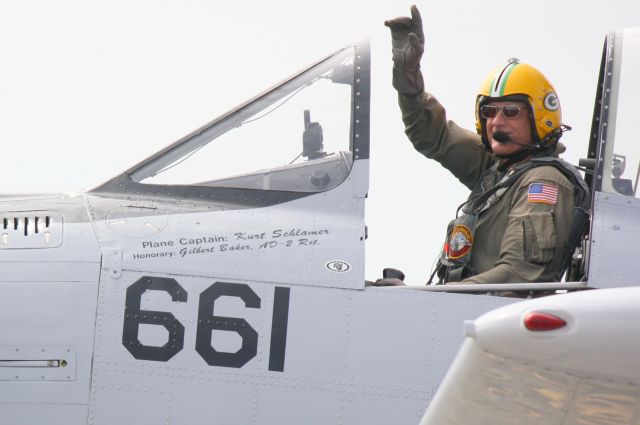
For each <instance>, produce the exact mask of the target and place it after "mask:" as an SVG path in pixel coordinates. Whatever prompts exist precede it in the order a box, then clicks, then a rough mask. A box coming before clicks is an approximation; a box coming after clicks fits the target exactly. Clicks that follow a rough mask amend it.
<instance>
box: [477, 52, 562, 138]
mask: <svg viewBox="0 0 640 425" xmlns="http://www.w3.org/2000/svg"><path fill="white" fill-rule="evenodd" d="M504 100H516V101H521V102H526V103H528V104H529V115H530V117H531V127H532V129H531V130H532V134H533V143H534V144H535V145H536V147H537V148H539V149H541V148H544V147H546V146H550V145H552V144H553V143H555V142H557V140H558V139H559V138H560V135H561V134H562V126H561V121H562V110H561V109H560V101H559V100H558V95H557V94H556V90H555V89H554V88H553V86H552V85H551V83H550V82H549V80H547V78H546V77H545V76H544V75H543V74H542V73H541V72H540V71H538V70H537V69H536V68H534V67H533V66H531V65H528V64H526V63H521V62H520V61H519V60H518V59H516V58H511V59H509V61H508V62H507V64H506V65H504V66H500V67H498V68H496V69H494V70H493V71H492V72H491V74H489V76H488V77H487V79H486V80H485V81H484V83H483V84H482V87H481V88H480V93H479V94H478V96H477V98H476V130H477V131H478V134H479V135H480V136H481V137H482V143H483V144H484V146H485V147H486V148H487V149H488V150H489V151H490V150H491V145H490V143H489V141H488V139H487V133H486V119H485V118H482V116H481V115H480V107H481V106H482V105H484V104H486V103H488V102H491V101H504Z"/></svg>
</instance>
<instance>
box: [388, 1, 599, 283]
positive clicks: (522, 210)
mask: <svg viewBox="0 0 640 425" xmlns="http://www.w3.org/2000/svg"><path fill="white" fill-rule="evenodd" d="M385 25H386V26H387V27H389V29H390V30H391V36H392V46H393V86H394V88H395V89H396V90H397V91H398V102H399V104H400V110H401V112H402V119H403V121H404V124H405V133H406V134H407V136H408V138H409V140H410V141H411V143H412V144H413V146H414V148H415V149H416V150H417V151H418V152H420V153H421V154H423V155H424V156H426V157H427V158H431V159H434V160H436V161H438V162H439V163H440V164H441V165H442V166H443V167H445V168H446V169H448V170H449V171H450V172H451V173H452V174H453V175H454V176H455V177H457V178H458V180H460V182H462V183H463V184H464V185H465V186H467V187H468V188H469V189H470V190H471V194H470V195H469V198H468V199H467V200H466V201H465V202H464V203H463V204H462V205H460V207H459V208H458V210H457V212H456V218H455V219H454V220H453V221H452V222H451V223H450V224H449V226H448V229H447V232H446V238H445V243H444V245H443V246H444V248H443V250H442V253H441V254H440V260H439V263H438V267H437V268H436V270H435V271H434V274H432V276H431V277H432V279H433V278H434V275H436V274H437V276H438V280H439V283H461V284H482V283H524V282H551V281H554V280H560V278H561V277H562V276H561V274H562V269H563V268H564V267H565V266H566V264H567V262H568V261H567V259H569V258H570V255H571V253H572V251H573V246H574V245H575V243H576V242H577V240H578V238H579V236H577V237H576V235H578V234H581V233H582V227H581V226H582V225H583V224H584V222H585V220H584V217H585V210H586V207H585V205H586V198H587V195H586V194H587V189H586V185H585V184H584V182H583V181H582V177H581V176H580V174H579V173H578V172H577V171H576V170H575V169H574V168H573V167H572V166H571V165H569V164H567V163H566V162H564V161H562V160H560V159H559V158H558V154H560V153H562V152H563V151H564V150H565V147H564V146H563V145H562V144H560V143H559V142H558V140H559V139H560V137H561V136H562V133H563V132H564V131H565V130H567V129H569V127H567V126H565V125H563V124H562V123H561V118H562V115H561V110H560V103H559V101H558V97H557V95H556V92H555V90H554V88H553V87H552V85H551V84H550V83H549V81H548V80H547V79H546V78H545V77H544V75H543V74H542V73H540V71H538V70H537V69H536V68H534V67H532V66H530V65H527V64H524V63H521V62H520V61H518V60H517V59H515V58H514V59H509V60H508V61H507V63H505V64H503V65H501V66H499V67H498V68H496V69H495V70H494V71H492V72H491V74H490V75H489V76H488V77H487V79H486V80H485V81H484V83H483V84H482V87H481V89H480V93H479V94H478V96H477V97H476V105H475V112H476V132H472V131H469V130H466V129H463V128H460V127H459V126H457V125H456V124H455V123H454V122H452V121H448V120H447V118H446V113H445V109H444V108H443V106H442V105H441V104H440V103H439V102H438V100H437V99H436V98H435V97H434V96H433V95H432V94H431V93H428V92H426V91H425V90H424V79H423V76H422V73H421V71H420V59H421V57H422V53H423V52H424V41H425V39H424V34H423V31H422V20H421V17H420V13H419V11H418V9H417V8H416V6H412V7H411V17H399V18H395V19H392V20H388V21H386V22H385ZM578 213H580V214H578ZM577 215H579V216H580V217H581V220H578V221H580V223H579V224H577V225H576V226H574V227H573V228H572V224H573V222H574V216H577ZM576 227H580V228H579V229H578V228H576ZM570 239H571V240H570ZM569 245H571V249H570V248H569ZM569 251H571V252H569ZM376 284H377V285H400V284H402V282H400V281H399V280H397V279H393V278H387V279H381V280H379V281H378V282H377V283H376Z"/></svg>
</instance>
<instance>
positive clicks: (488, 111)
mask: <svg viewBox="0 0 640 425" xmlns="http://www.w3.org/2000/svg"><path fill="white" fill-rule="evenodd" d="M523 109H525V110H527V109H529V108H527V107H526V106H520V105H502V106H497V105H482V106H481V107H480V115H481V116H482V118H486V119H489V118H495V117H496V116H497V115H498V112H500V111H502V115H504V117H505V118H518V117H519V116H520V111H521V110H523Z"/></svg>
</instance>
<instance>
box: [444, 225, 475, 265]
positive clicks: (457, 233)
mask: <svg viewBox="0 0 640 425" xmlns="http://www.w3.org/2000/svg"><path fill="white" fill-rule="evenodd" d="M471 245H473V234H472V233H471V230H469V228H468V227H467V226H465V225H464V224H457V225H456V226H455V227H454V228H453V230H451V237H450V238H449V246H448V247H446V248H447V256H448V257H449V258H451V259H452V260H456V259H458V258H461V257H464V256H465V255H467V254H468V253H469V251H470V250H471Z"/></svg>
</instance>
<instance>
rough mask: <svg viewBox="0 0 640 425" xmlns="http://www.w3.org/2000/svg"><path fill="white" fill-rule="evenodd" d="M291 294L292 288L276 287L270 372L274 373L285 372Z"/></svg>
mask: <svg viewBox="0 0 640 425" xmlns="http://www.w3.org/2000/svg"><path fill="white" fill-rule="evenodd" d="M289 292H290V288H283V287H280V286H276V289H275V292H274V294H273V317H272V320H271V348H270V351H269V370H271V371H274V372H282V371H284V354H285V352H286V349H287V326H288V322H289Z"/></svg>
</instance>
